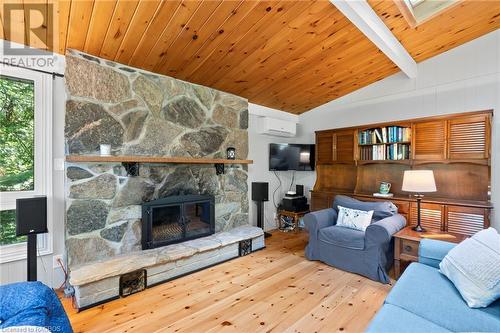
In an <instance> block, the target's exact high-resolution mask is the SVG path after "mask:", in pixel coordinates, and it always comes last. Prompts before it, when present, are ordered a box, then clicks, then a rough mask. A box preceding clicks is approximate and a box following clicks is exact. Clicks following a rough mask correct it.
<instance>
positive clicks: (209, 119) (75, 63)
mask: <svg viewBox="0 0 500 333" xmlns="http://www.w3.org/2000/svg"><path fill="white" fill-rule="evenodd" d="M65 80H66V90H67V103H66V118H65V122H66V126H65V138H66V149H67V153H68V154H78V155H95V154H98V153H99V145H100V144H111V145H112V154H113V155H146V156H183V157H207V158H210V157H215V158H217V157H220V158H223V157H225V151H226V148H227V147H235V148H236V151H237V158H242V159H244V158H246V157H247V154H248V133H247V127H248V102H247V100H245V99H243V98H240V97H237V96H234V95H231V94H227V93H224V92H220V91H217V90H214V89H210V88H207V87H203V86H199V85H195V84H190V83H187V82H184V81H180V80H176V79H173V78H170V77H166V76H162V75H157V74H153V73H149V72H144V71H141V70H138V69H135V68H132V67H128V66H124V65H121V64H118V63H114V62H110V61H107V60H103V59H99V58H96V57H93V56H89V55H87V54H84V53H80V52H77V51H69V52H68V54H67V55H66V74H65ZM66 176H67V177H66V179H67V186H66V192H67V193H66V249H67V254H68V262H69V265H70V268H71V267H76V266H78V265H81V264H86V263H90V262H94V261H97V260H102V259H107V258H111V257H113V256H115V255H118V254H124V253H130V252H133V251H138V250H140V249H141V221H140V219H141V204H142V203H143V202H146V201H150V200H153V199H157V198H162V197H165V196H169V195H179V194H198V193H199V194H212V195H214V196H215V198H216V206H215V215H216V231H217V232H218V231H223V230H230V229H232V228H234V227H237V226H240V225H245V224H248V194H247V193H248V187H247V172H246V168H243V167H242V166H240V165H232V166H226V173H225V174H223V175H219V176H217V175H216V173H215V168H214V167H213V166H212V165H177V164H141V165H140V174H139V176H138V177H129V176H127V173H126V171H125V169H124V168H123V166H122V165H121V164H120V163H105V164H96V163H71V164H67V166H66Z"/></svg>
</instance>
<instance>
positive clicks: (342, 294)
mask: <svg viewBox="0 0 500 333" xmlns="http://www.w3.org/2000/svg"><path fill="white" fill-rule="evenodd" d="M306 240H307V234H306V233H305V232H301V233H298V234H288V233H280V232H274V233H273V236H272V237H270V238H268V239H266V245H267V248H266V249H264V250H261V251H258V252H255V253H252V254H251V255H248V256H246V257H242V258H237V259H234V260H231V261H229V262H226V263H223V264H220V265H218V266H215V267H212V268H209V269H206V270H203V271H200V272H197V273H194V274H191V275H188V276H185V277H182V278H179V279H177V280H174V281H171V282H167V283H164V284H161V285H159V286H156V287H153V288H150V289H147V290H145V291H143V292H140V293H137V294H135V295H132V296H129V297H126V298H122V299H119V300H116V301H112V302H109V303H106V304H104V305H101V306H98V307H94V308H91V309H88V310H85V311H82V312H80V313H77V312H76V311H75V310H73V309H72V308H71V301H70V300H64V301H63V303H64V305H65V307H66V309H67V311H68V314H69V318H70V320H71V323H72V325H73V329H74V330H75V332H145V333H146V332H148V333H149V332H252V333H253V332H335V331H343V332H361V331H363V330H364V329H365V328H366V326H367V324H368V323H369V321H370V320H371V318H372V317H373V315H374V314H375V313H376V312H377V310H378V309H379V308H380V306H381V305H382V303H383V300H384V298H385V297H386V295H387V293H388V292H389V290H390V288H391V286H390V285H383V284H380V283H377V282H373V281H371V280H368V279H366V278H363V277H360V276H358V275H355V274H351V273H347V272H343V271H341V270H339V269H335V268H333V267H330V266H327V265H325V264H322V263H319V262H312V261H308V260H306V259H305V258H304V254H303V252H304V247H305V245H306Z"/></svg>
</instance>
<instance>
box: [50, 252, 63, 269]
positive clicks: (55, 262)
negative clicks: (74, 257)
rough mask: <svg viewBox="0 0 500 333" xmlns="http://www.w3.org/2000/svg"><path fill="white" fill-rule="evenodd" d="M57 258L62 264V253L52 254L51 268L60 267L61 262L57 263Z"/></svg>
mask: <svg viewBox="0 0 500 333" xmlns="http://www.w3.org/2000/svg"><path fill="white" fill-rule="evenodd" d="M59 260H61V262H62V263H63V265H64V261H63V255H62V254H56V255H54V256H52V268H60V267H61V264H60V263H59Z"/></svg>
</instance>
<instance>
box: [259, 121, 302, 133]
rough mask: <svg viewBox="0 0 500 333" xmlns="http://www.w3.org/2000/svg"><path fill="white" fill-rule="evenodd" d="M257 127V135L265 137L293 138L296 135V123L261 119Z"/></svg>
mask: <svg viewBox="0 0 500 333" xmlns="http://www.w3.org/2000/svg"><path fill="white" fill-rule="evenodd" d="M259 127H260V128H259V133H260V134H266V135H273V136H286V137H293V136H295V134H296V133H297V124H296V123H294V122H292V121H287V120H281V119H276V118H270V117H262V118H261V119H260V126H259Z"/></svg>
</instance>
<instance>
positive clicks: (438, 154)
mask: <svg viewBox="0 0 500 333" xmlns="http://www.w3.org/2000/svg"><path fill="white" fill-rule="evenodd" d="M413 131H414V133H413V158H414V159H416V160H432V161H436V160H444V159H445V157H446V154H445V153H446V142H445V139H446V122H445V121H444V120H439V121H429V122H422V123H415V124H414V126H413Z"/></svg>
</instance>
